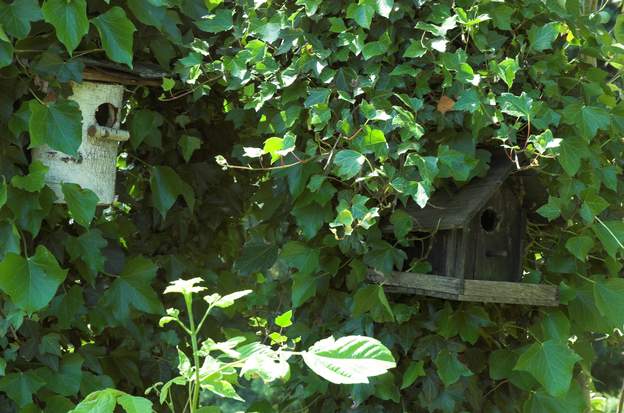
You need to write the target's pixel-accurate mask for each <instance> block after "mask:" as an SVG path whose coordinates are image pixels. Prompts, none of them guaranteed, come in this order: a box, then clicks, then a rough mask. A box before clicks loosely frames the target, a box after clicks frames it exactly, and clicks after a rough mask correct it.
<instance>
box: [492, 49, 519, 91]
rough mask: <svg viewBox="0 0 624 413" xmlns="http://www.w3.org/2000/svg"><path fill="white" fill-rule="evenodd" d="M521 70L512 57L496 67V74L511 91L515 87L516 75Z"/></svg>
mask: <svg viewBox="0 0 624 413" xmlns="http://www.w3.org/2000/svg"><path fill="white" fill-rule="evenodd" d="M519 70H520V66H519V65H518V62H517V61H516V59H512V58H510V57H507V58H505V60H503V61H502V62H500V63H499V64H498V65H497V66H496V74H497V75H498V77H500V78H501V79H502V80H503V82H505V84H506V85H507V87H508V88H509V89H511V86H512V85H513V82H514V79H515V78H516V73H518V71H519Z"/></svg>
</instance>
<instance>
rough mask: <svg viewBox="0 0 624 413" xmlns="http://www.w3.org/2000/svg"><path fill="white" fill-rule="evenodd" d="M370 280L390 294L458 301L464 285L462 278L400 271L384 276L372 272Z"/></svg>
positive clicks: (369, 276)
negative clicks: (380, 285)
mask: <svg viewBox="0 0 624 413" xmlns="http://www.w3.org/2000/svg"><path fill="white" fill-rule="evenodd" d="M368 279H369V281H372V282H377V283H380V284H382V285H383V286H384V289H385V290H387V291H388V292H395V293H400V294H414V295H426V296H430V297H437V298H445V299H450V300H457V297H459V295H460V294H461V293H462V292H463V283H462V280H461V279H460V278H454V277H443V276H441V275H432V274H420V273H414V272H398V271H394V272H392V273H391V274H389V275H384V274H382V273H380V272H378V271H374V270H371V271H370V272H369V275H368Z"/></svg>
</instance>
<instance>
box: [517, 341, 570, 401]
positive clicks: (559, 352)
mask: <svg viewBox="0 0 624 413" xmlns="http://www.w3.org/2000/svg"><path fill="white" fill-rule="evenodd" d="M580 359H581V357H580V356H579V355H578V354H576V353H575V352H573V351H572V350H570V348H569V347H568V346H567V345H566V344H565V343H563V342H560V341H557V340H552V339H551V340H547V341H544V342H543V343H533V344H531V346H530V347H529V348H528V349H526V350H525V351H524V352H523V353H522V354H521V355H520V357H519V358H518V362H517V363H516V366H515V367H514V370H520V371H526V372H528V373H530V374H531V375H532V376H533V377H535V378H536V379H537V381H538V382H539V383H540V384H541V385H542V386H544V389H546V391H547V392H548V393H549V394H550V395H552V396H562V395H564V394H565V393H567V391H568V389H569V388H570V382H571V381H572V370H573V368H574V365H575V364H576V362H577V361H579V360H580Z"/></svg>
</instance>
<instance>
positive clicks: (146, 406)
mask: <svg viewBox="0 0 624 413" xmlns="http://www.w3.org/2000/svg"><path fill="white" fill-rule="evenodd" d="M228 384H229V383H228ZM117 404H119V405H120V406H121V407H123V409H124V410H125V411H126V413H151V412H153V411H154V410H153V409H152V402H151V401H149V400H147V399H146V398H144V397H137V396H131V395H129V394H124V395H121V396H119V397H118V398H117ZM197 412H198V413H199V410H198V411H197Z"/></svg>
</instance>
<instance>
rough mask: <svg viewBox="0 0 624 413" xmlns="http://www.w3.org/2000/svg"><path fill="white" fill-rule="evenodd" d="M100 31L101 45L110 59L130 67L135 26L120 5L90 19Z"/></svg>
mask: <svg viewBox="0 0 624 413" xmlns="http://www.w3.org/2000/svg"><path fill="white" fill-rule="evenodd" d="M91 22H92V23H93V24H94V25H95V27H96V28H97V30H98V32H99V33H100V39H101V40H102V46H103V47H104V51H105V52H106V56H108V57H109V58H110V59H111V60H112V61H114V62H117V63H125V64H126V65H128V67H130V68H132V44H133V37H134V32H135V31H136V27H134V24H132V22H131V21H130V20H129V19H128V17H127V16H126V12H124V10H123V9H122V8H121V7H118V6H114V7H112V8H111V9H110V10H108V11H107V12H106V13H104V14H100V15H99V16H97V17H95V18H94V19H92V20H91Z"/></svg>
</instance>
